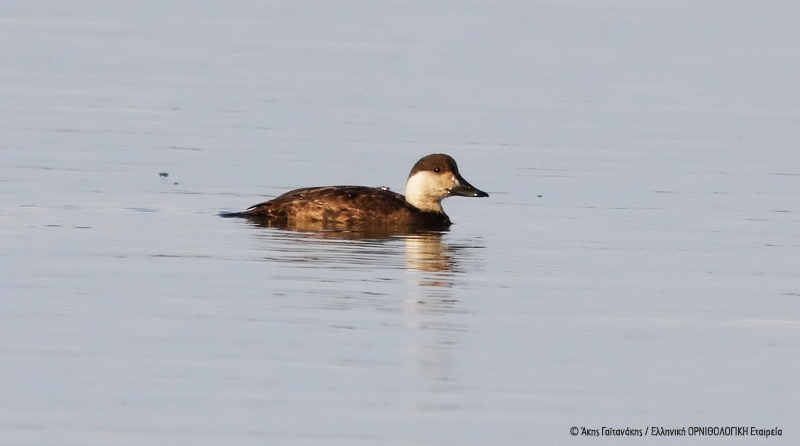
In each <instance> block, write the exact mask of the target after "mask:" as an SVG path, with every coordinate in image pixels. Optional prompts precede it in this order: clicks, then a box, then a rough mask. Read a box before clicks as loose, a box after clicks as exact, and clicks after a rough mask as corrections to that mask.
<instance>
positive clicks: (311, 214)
mask: <svg viewBox="0 0 800 446" xmlns="http://www.w3.org/2000/svg"><path fill="white" fill-rule="evenodd" d="M409 208H410V205H409V204H408V203H407V202H406V200H405V197H403V196H402V195H400V194H398V193H395V192H392V191H389V190H386V189H382V188H374V187H365V186H328V187H308V188H303V189H295V190H293V191H290V192H287V193H285V194H283V195H281V196H279V197H277V198H274V199H272V200H269V201H265V202H263V203H259V204H257V205H255V206H251V207H250V208H249V209H247V211H245V212H242V213H241V214H244V215H242V216H251V217H263V218H273V219H277V220H295V221H300V220H306V221H329V222H338V223H348V222H354V221H370V220H375V219H380V218H404V217H402V216H403V215H407V214H409V213H410V209H409ZM392 216H394V217H392ZM405 218H407V217H405Z"/></svg>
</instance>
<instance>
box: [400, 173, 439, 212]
mask: <svg viewBox="0 0 800 446" xmlns="http://www.w3.org/2000/svg"><path fill="white" fill-rule="evenodd" d="M430 176H431V174H429V173H428V172H417V173H415V174H414V175H412V176H410V177H409V178H408V182H407V183H406V201H407V202H409V203H410V204H411V205H412V206H414V207H415V208H417V209H420V210H422V211H426V212H434V213H439V214H444V209H442V199H443V198H444V196H442V194H441V191H439V190H438V189H437V188H436V182H435V181H434V179H433V178H430Z"/></svg>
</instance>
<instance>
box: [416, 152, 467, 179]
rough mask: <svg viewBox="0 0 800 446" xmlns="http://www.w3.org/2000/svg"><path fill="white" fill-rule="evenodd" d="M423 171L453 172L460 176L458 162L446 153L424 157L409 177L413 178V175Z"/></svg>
mask: <svg viewBox="0 0 800 446" xmlns="http://www.w3.org/2000/svg"><path fill="white" fill-rule="evenodd" d="M423 170H427V171H431V172H434V173H442V172H453V173H454V174H456V175H458V166H457V165H456V160H454V159H453V158H452V157H450V155H445V154H444V153H434V154H433V155H428V156H426V157H423V158H422V159H421V160H419V161H417V164H414V167H413V168H412V169H411V173H409V174H408V176H409V177H411V175H414V174H415V173H417V172H420V171H423Z"/></svg>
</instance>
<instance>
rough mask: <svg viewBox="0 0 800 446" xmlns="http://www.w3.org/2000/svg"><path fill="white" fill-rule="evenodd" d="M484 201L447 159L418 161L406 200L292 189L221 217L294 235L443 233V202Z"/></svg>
mask: <svg viewBox="0 0 800 446" xmlns="http://www.w3.org/2000/svg"><path fill="white" fill-rule="evenodd" d="M452 196H461V197H488V196H489V194H487V193H486V192H484V191H482V190H479V189H477V188H475V187H474V186H472V185H471V184H470V183H469V182H467V180H465V179H464V177H462V176H461V174H460V173H459V171H458V165H457V164H456V161H455V160H454V159H453V158H452V157H451V156H449V155H446V154H443V153H435V154H432V155H427V156H425V157H423V158H421V159H420V160H419V161H417V163H416V164H414V167H413V168H412V169H411V172H410V173H409V175H408V179H407V181H406V190H405V195H401V194H398V193H396V192H393V191H391V190H389V189H388V188H386V187H368V186H324V187H306V188H301V189H295V190H292V191H289V192H286V193H285V194H283V195H281V196H279V197H276V198H273V199H272V200H269V201H265V202H263V203H258V204H256V205H253V206H251V207H249V208H248V209H247V210H245V211H242V212H230V213H222V214H220V215H221V216H222V217H241V218H247V219H249V220H251V221H253V222H255V223H258V224H261V225H263V226H270V227H282V228H288V229H298V230H312V231H313V230H330V229H334V230H335V229H346V230H358V229H359V228H360V229H374V228H383V229H393V230H396V231H397V232H412V231H421V230H447V229H448V228H449V227H450V225H451V224H452V222H451V221H450V218H449V217H448V216H447V214H445V212H444V209H443V208H442V200H444V199H445V198H447V197H452Z"/></svg>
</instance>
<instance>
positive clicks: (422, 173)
mask: <svg viewBox="0 0 800 446" xmlns="http://www.w3.org/2000/svg"><path fill="white" fill-rule="evenodd" d="M453 195H460V196H462V197H488V196H489V194H487V193H486V192H483V191H481V190H478V189H476V188H474V187H473V186H472V185H471V184H469V183H468V182H467V180H465V179H464V178H463V177H462V176H461V174H459V173H458V166H457V165H456V161H455V160H454V159H453V158H451V157H450V156H448V155H445V154H442V153H437V154H433V155H428V156H426V157H424V158H422V159H421V160H419V161H417V164H414V168H413V169H411V173H410V174H409V175H408V181H407V182H406V201H408V202H409V203H411V204H412V205H413V206H415V207H417V208H419V209H421V210H423V211H428V212H442V213H444V210H442V200H444V199H445V198H447V197H450V196H453Z"/></svg>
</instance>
